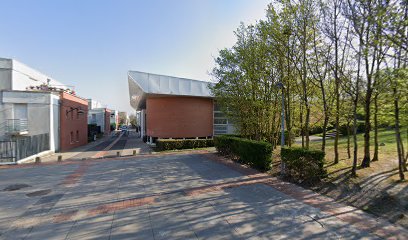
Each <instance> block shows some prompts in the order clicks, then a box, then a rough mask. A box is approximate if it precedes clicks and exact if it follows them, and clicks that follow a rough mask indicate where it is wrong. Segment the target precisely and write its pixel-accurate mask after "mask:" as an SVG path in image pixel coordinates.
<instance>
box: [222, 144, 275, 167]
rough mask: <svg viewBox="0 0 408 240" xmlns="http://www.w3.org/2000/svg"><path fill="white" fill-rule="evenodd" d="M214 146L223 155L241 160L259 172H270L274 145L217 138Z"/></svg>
mask: <svg viewBox="0 0 408 240" xmlns="http://www.w3.org/2000/svg"><path fill="white" fill-rule="evenodd" d="M214 145H215V147H216V149H217V151H218V152H219V153H220V154H222V155H227V156H231V157H236V158H239V160H240V161H241V162H243V163H245V164H248V165H250V166H252V167H254V168H257V169H259V170H269V169H270V168H271V162H272V151H273V147H272V144H270V143H267V142H260V141H254V140H249V139H244V138H238V137H232V136H217V137H215V138H214Z"/></svg>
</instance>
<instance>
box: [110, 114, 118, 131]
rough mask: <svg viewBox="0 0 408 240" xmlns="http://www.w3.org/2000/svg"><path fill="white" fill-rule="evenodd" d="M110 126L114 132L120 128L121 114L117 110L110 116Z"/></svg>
mask: <svg viewBox="0 0 408 240" xmlns="http://www.w3.org/2000/svg"><path fill="white" fill-rule="evenodd" d="M110 125H111V126H113V128H114V130H118V128H119V112H118V111H117V110H112V111H111V114H110Z"/></svg>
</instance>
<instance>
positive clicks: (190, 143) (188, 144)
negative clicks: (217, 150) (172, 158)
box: [156, 139, 214, 151]
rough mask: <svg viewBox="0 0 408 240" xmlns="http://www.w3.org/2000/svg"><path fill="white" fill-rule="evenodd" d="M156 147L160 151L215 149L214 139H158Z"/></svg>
mask: <svg viewBox="0 0 408 240" xmlns="http://www.w3.org/2000/svg"><path fill="white" fill-rule="evenodd" d="M156 146H157V149H158V150H159V151H165V150H176V149H192V148H205V147H213V146H214V140H213V139H158V140H157V141H156Z"/></svg>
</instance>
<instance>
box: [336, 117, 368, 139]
mask: <svg viewBox="0 0 408 240" xmlns="http://www.w3.org/2000/svg"><path fill="white" fill-rule="evenodd" d="M353 127H354V126H353V122H351V123H350V135H352V134H353V131H354V128H353ZM364 130H365V122H363V121H358V122H357V133H362V132H364ZM339 132H340V134H342V135H343V136H347V125H346V124H343V125H340V126H339Z"/></svg>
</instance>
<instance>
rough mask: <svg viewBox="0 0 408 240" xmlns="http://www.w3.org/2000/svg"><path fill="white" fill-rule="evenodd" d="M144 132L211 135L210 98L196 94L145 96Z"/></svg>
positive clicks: (148, 133) (154, 135) (174, 136)
mask: <svg viewBox="0 0 408 240" xmlns="http://www.w3.org/2000/svg"><path fill="white" fill-rule="evenodd" d="M146 128H147V132H146V133H147V135H148V136H151V137H159V138H191V137H207V136H212V135H213V100H212V99H209V98H199V97H148V98H147V100H146Z"/></svg>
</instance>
